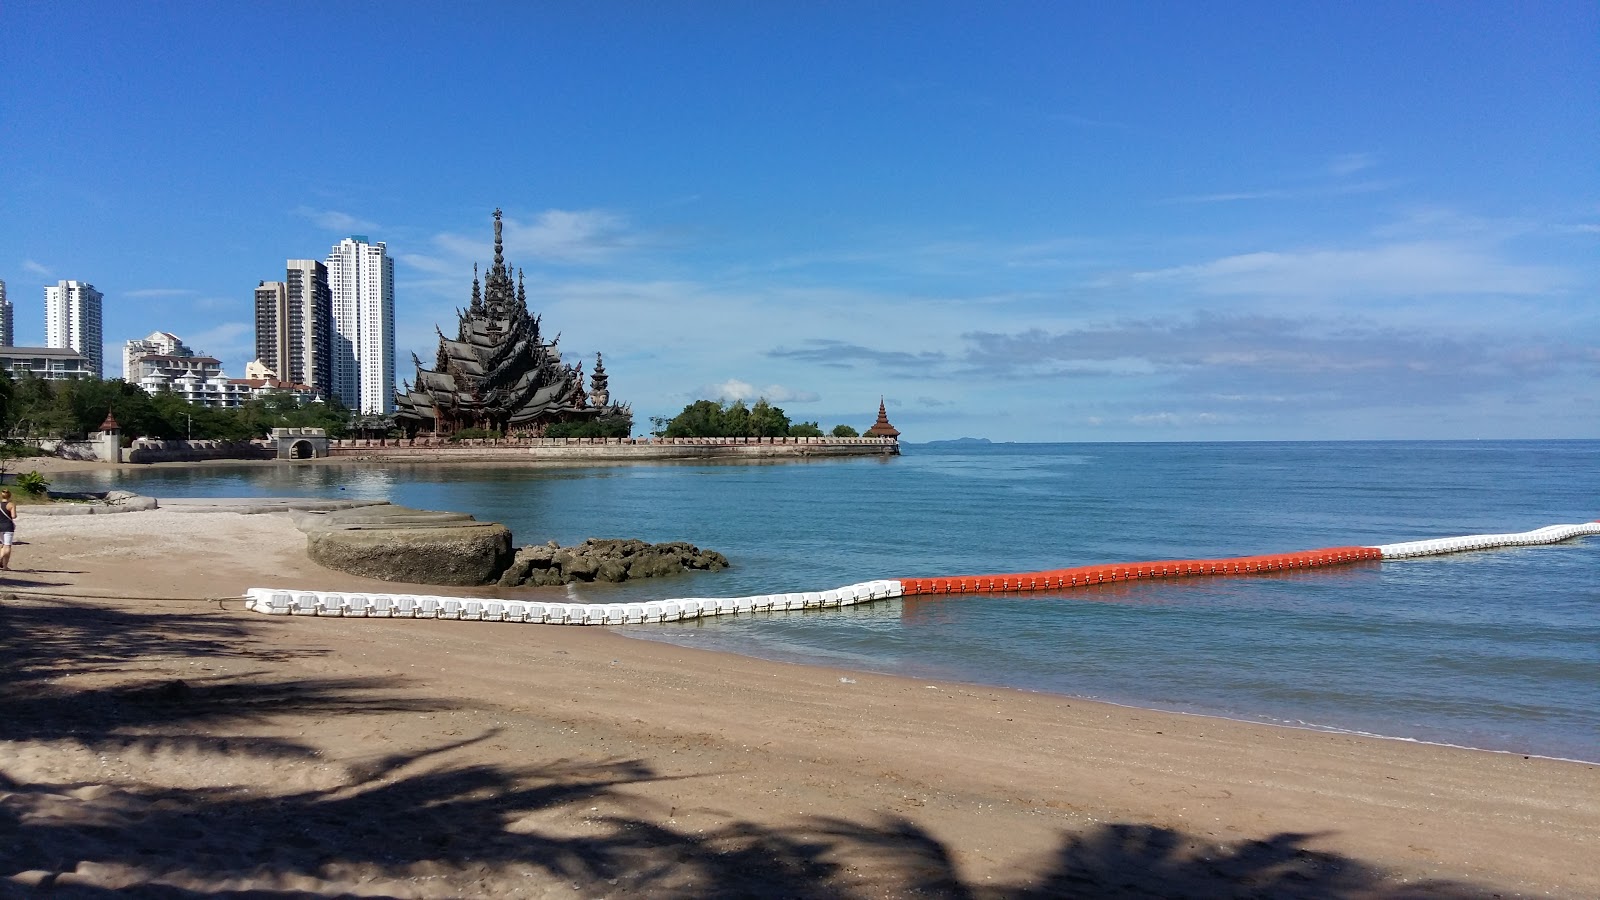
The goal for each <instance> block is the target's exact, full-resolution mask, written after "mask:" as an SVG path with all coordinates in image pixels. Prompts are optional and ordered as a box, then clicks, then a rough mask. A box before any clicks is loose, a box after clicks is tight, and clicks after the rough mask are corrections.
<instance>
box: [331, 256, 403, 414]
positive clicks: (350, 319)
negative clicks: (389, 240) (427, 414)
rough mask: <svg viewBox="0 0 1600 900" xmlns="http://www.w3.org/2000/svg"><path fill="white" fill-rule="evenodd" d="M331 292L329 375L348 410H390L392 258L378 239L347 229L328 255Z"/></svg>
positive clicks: (368, 411)
mask: <svg viewBox="0 0 1600 900" xmlns="http://www.w3.org/2000/svg"><path fill="white" fill-rule="evenodd" d="M327 267H328V287H329V289H330V292H331V295H332V313H333V315H332V325H333V327H332V328H331V329H330V340H329V343H330V344H331V345H332V346H331V348H330V349H331V353H330V357H331V359H330V363H331V365H330V366H329V367H328V368H329V371H328V374H329V377H330V380H331V382H332V384H331V390H332V393H333V394H334V396H337V397H338V398H339V399H340V400H342V401H344V404H345V405H346V406H348V407H350V408H351V409H352V410H358V411H360V412H361V413H363V414H368V415H372V414H377V415H386V414H388V413H391V412H393V411H394V260H393V259H391V258H390V257H389V253H388V248H387V247H386V246H385V245H384V243H383V242H382V241H379V242H377V243H372V242H370V241H368V240H367V236H366V235H364V234H353V235H351V236H350V237H347V238H345V239H344V240H342V241H340V242H339V243H338V244H336V245H335V246H334V248H333V250H332V251H331V252H330V253H329V254H328V261H327Z"/></svg>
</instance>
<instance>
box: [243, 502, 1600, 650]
mask: <svg viewBox="0 0 1600 900" xmlns="http://www.w3.org/2000/svg"><path fill="white" fill-rule="evenodd" d="M1591 534H1600V521H1595V522H1584V523H1580V524H1576V525H1548V526H1546V527H1544V528H1538V529H1535V530H1533V531H1523V532H1518V533H1515V534H1473V535H1466V536H1463V537H1448V538H1434V539H1431V540H1423V541H1405V542H1403V543H1398V544H1382V545H1380V546H1376V547H1326V548H1323V549H1321V550H1302V551H1300V552H1297V553H1273V554H1268V555H1265V556H1235V557H1230V558H1227V559H1185V560H1160V561H1155V562H1136V563H1111V564H1107V565H1094V566H1076V567H1073V568H1069V569H1050V570H1047V571H1041V572H1020V573H1013V574H1008V575H955V576H940V577H935V578H893V579H880V580H877V581H863V582H860V583H857V584H850V585H845V586H844V587H841V588H835V589H833V590H828V591H805V592H798V593H786V594H758V595H754V596H750V597H688V598H683V599H676V600H649V601H643V602H637V603H546V602H539V601H533V600H504V599H496V598H484V597H436V596H432V595H423V594H392V593H379V592H362V591H306V590H289V589H285V588H251V589H250V590H248V591H246V592H245V605H246V607H247V608H249V609H251V610H253V611H255V612H258V613H266V614H268V615H279V616H288V615H296V616H340V617H353V618H400V619H470V620H473V621H483V622H528V623H534V624H543V625H642V624H648V623H658V622H679V621H683V620H686V619H702V618H709V617H711V616H736V615H741V614H745V615H748V614H750V613H758V612H797V611H801V610H807V609H839V608H841V607H846V606H856V605H858V604H862V603H873V602H876V601H878V600H888V599H892V598H894V597H902V596H916V595H920V594H987V593H1017V592H1023V591H1063V590H1072V589H1073V588H1079V587H1089V586H1091V585H1098V584H1112V583H1116V582H1122V581H1143V580H1150V579H1159V578H1195V577H1202V576H1219V575H1220V576H1230V575H1231V576H1239V575H1258V574H1263V573H1268V572H1285V571H1294V570H1298V569H1317V568H1326V567H1330V566H1343V565H1350V564H1353V563H1358V562H1363V561H1378V560H1386V559H1411V558H1415V557H1419V556H1438V555H1441V554H1445V553H1460V552H1463V551H1467V550H1489V549H1494V548H1498V547H1524V546H1532V545H1536V544H1554V543H1559V542H1561V541H1565V540H1570V539H1572V538H1575V537H1581V536H1583V535H1591Z"/></svg>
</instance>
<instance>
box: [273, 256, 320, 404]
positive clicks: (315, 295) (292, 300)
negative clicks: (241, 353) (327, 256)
mask: <svg viewBox="0 0 1600 900" xmlns="http://www.w3.org/2000/svg"><path fill="white" fill-rule="evenodd" d="M332 302H333V299H332V292H331V291H330V289H329V287H328V268H327V267H326V266H324V265H323V264H322V263H320V262H317V261H316V260H314V259H291V260H289V262H288V264H287V266H286V267H285V274H284V280H283V281H263V282H261V284H260V285H258V286H257V287H256V359H257V360H259V361H260V362H261V363H262V364H264V365H265V366H266V367H267V368H269V369H271V370H272V372H273V374H274V375H276V376H277V377H278V378H279V379H280V380H282V381H284V382H288V383H290V384H304V385H309V386H311V387H314V388H316V389H317V390H319V391H321V392H322V393H323V394H324V395H328V394H329V393H330V392H331V390H330V389H331V382H332V379H331V378H330V377H329V368H328V367H329V362H330V360H329V334H330V331H331V318H332V313H331V306H332Z"/></svg>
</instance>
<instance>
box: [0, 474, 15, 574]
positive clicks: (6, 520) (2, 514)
mask: <svg viewBox="0 0 1600 900" xmlns="http://www.w3.org/2000/svg"><path fill="white" fill-rule="evenodd" d="M16 536H17V504H16V502H15V501H13V500H12V499H11V492H10V491H9V490H5V491H0V569H9V568H11V542H12V541H13V540H15V539H16Z"/></svg>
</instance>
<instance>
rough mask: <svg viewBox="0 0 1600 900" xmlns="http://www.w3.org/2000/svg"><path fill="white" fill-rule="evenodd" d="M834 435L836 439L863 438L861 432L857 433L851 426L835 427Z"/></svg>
mask: <svg viewBox="0 0 1600 900" xmlns="http://www.w3.org/2000/svg"><path fill="white" fill-rule="evenodd" d="M832 433H833V436H834V437H861V432H859V431H856V430H855V429H854V428H851V427H850V426H849V425H835V426H833V432H832Z"/></svg>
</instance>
